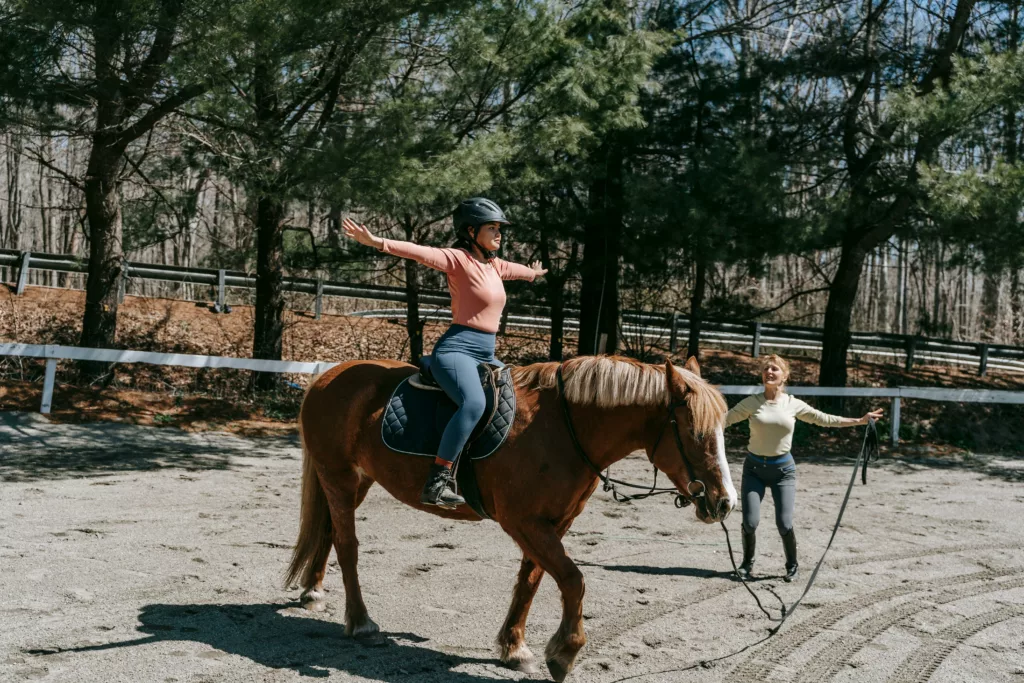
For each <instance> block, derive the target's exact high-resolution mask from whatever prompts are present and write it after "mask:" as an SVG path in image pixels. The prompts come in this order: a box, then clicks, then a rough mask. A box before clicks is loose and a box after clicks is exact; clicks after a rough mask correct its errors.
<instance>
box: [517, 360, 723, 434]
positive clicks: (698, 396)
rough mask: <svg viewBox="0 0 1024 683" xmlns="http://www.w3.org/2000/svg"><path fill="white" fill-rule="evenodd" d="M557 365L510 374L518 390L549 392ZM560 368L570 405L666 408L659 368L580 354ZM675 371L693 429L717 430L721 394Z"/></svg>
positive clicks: (691, 375)
mask: <svg viewBox="0 0 1024 683" xmlns="http://www.w3.org/2000/svg"><path fill="white" fill-rule="evenodd" d="M558 365H559V364H558V363H536V364H534V365H528V366H525V367H519V368H513V369H512V376H513V377H514V379H515V383H516V385H517V386H519V387H522V388H536V389H550V388H553V387H554V386H555V385H556V384H557V382H556V379H555V373H556V371H557V370H558ZM563 367H564V369H563V371H562V372H563V379H564V380H565V398H566V400H567V401H569V403H571V404H574V405H596V406H598V407H601V408H613V407H616V406H625V405H641V406H667V405H668V398H669V396H668V389H667V387H666V386H665V379H666V377H665V368H664V366H662V365H648V364H647V363H641V362H640V361H637V360H633V359H632V358H625V357H623V356H580V357H577V358H572V359H570V360H567V361H565V363H564V364H563ZM676 373H677V374H678V375H679V379H680V380H681V381H682V382H683V384H685V385H686V389H687V392H686V404H687V406H688V407H689V408H690V415H691V419H692V421H693V428H694V430H695V431H696V432H698V433H708V432H712V431H714V430H715V429H716V428H717V427H720V426H721V425H722V418H723V417H724V416H725V413H726V411H727V410H728V406H727V405H726V403H725V399H724V398H723V397H722V394H721V393H720V392H719V391H718V390H717V389H715V388H714V387H713V386H711V385H710V384H708V383H707V382H706V381H705V380H704V379H702V378H701V377H699V376H697V375H695V374H694V373H692V372H690V371H689V370H685V369H683V368H678V367H677V368H676Z"/></svg>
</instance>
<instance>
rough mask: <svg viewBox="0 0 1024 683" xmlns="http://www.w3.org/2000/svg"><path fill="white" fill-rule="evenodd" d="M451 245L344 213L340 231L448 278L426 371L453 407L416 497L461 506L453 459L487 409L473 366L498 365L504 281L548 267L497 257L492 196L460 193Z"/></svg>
mask: <svg viewBox="0 0 1024 683" xmlns="http://www.w3.org/2000/svg"><path fill="white" fill-rule="evenodd" d="M452 221H453V223H454V224H455V244H454V246H453V247H452V248H451V249H437V248H435V247H425V246H422V245H419V244H414V243H413V242H400V241H397V240H389V239H383V238H381V237H375V236H374V235H373V234H372V233H371V232H370V231H369V230H367V229H366V226H364V225H359V224H357V223H355V222H354V221H352V220H350V219H348V218H346V219H345V220H344V222H343V223H342V227H343V228H344V230H345V234H346V235H347V236H348V237H351V238H352V239H354V240H356V241H357V242H359V243H360V244H365V245H367V246H371V247H375V248H377V249H379V250H380V251H383V252H384V253H386V254H393V255H395V256H401V257H403V258H408V259H413V260H414V261H417V262H419V263H421V264H423V265H425V266H427V267H428V268H433V269H434V270H440V271H441V272H443V273H445V274H446V275H447V276H448V289H449V291H450V292H451V295H452V325H451V327H449V328H448V330H447V331H446V332H445V333H444V334H443V335H442V336H441V338H440V339H439V340H438V342H437V343H436V344H435V345H434V352H433V354H432V359H433V363H432V364H431V371H432V373H433V376H434V379H436V380H437V383H438V384H440V385H441V388H442V389H444V391H445V393H446V394H448V396H449V398H451V399H452V401H454V402H455V405H456V406H458V410H456V412H455V415H454V416H453V417H452V419H451V421H450V422H449V423H448V426H447V427H445V430H444V434H443V435H442V436H441V444H440V446H439V447H438V452H437V457H436V458H435V459H434V465H433V467H431V469H430V474H429V475H428V477H427V483H426V484H425V485H424V487H423V492H422V494H421V495H420V502H422V503H425V504H428V505H439V506H442V507H448V508H454V507H457V506H459V505H462V504H464V503H465V502H466V501H465V500H463V498H462V496H459V495H458V494H456V493H455V491H454V490H452V489H453V487H452V464H453V463H454V462H455V459H456V458H457V457H458V456H459V453H461V452H462V449H463V448H464V447H465V446H466V442H467V441H469V437H470V435H471V434H472V432H473V428H474V427H476V425H477V423H478V422H479V421H480V418H481V417H482V416H483V414H484V410H485V409H486V398H485V396H484V390H483V387H482V386H481V384H480V380H479V375H478V374H477V366H478V365H480V364H481V363H491V364H493V365H497V366H499V367H500V366H503V365H504V364H503V363H502V362H501V361H499V360H498V359H497V358H495V357H494V341H495V339H494V335H495V333H496V332H497V331H498V325H499V323H500V321H501V311H502V309H503V308H504V307H505V286H504V285H503V284H502V280H529V281H530V282H533V281H534V279H536V277H537V276H538V275H543V274H544V273H546V272H547V270H545V269H544V268H542V267H541V265H540V262H538V261H535V262H533V263H532V264H530V266H529V267H527V266H523V265H520V264H518V263H510V262H508V261H504V260H502V259H500V258H497V257H496V256H495V254H496V252H497V251H498V249H499V248H500V247H501V226H502V225H508V224H509V221H508V219H507V218H505V213H504V212H503V211H502V210H501V208H500V207H498V205H497V204H495V203H494V202H492V201H491V200H490V199H484V198H483V197H474V198H472V199H466V200H465V201H463V202H462V203H461V204H459V206H458V208H456V209H455V213H454V215H453V216H452Z"/></svg>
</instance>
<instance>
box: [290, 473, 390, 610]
mask: <svg viewBox="0 0 1024 683" xmlns="http://www.w3.org/2000/svg"><path fill="white" fill-rule="evenodd" d="M371 486H373V480H372V479H369V478H368V477H359V478H358V479H357V481H356V483H355V488H356V494H355V499H354V504H353V505H352V506H350V507H351V513H349V515H350V516H351V517H352V518H353V520H352V527H353V531H352V537H353V538H355V530H354V528H355V511H356V508H358V507H359V505H360V504H361V503H362V502H363V499H364V498H366V493H367V492H368V491H369V490H370V487H371ZM332 490H337V489H336V488H333V489H332ZM337 497H338V498H339V499H342V500H351V494H349V493H348V492H347V490H346V492H345V493H343V494H339V495H338V496H337ZM332 502H333V501H332ZM346 507H349V506H346ZM328 509H330V510H331V518H332V519H331V526H332V539H331V540H332V542H333V545H335V546H337V521H336V520H335V518H334V512H333V507H332V506H330V505H328ZM342 513H343V514H344V510H342ZM356 545H357V546H358V542H357V543H356ZM330 556H331V546H330V545H328V546H326V547H325V548H324V551H323V552H322V553H319V554H318V555H317V556H316V557H314V558H313V559H312V560H311V561H310V565H309V568H308V569H307V570H306V574H305V576H304V578H303V581H302V585H303V587H304V590H303V591H302V595H301V597H300V598H299V602H300V603H301V604H302V606H303V607H304V608H305V609H308V610H310V611H311V612H323V611H324V610H325V609H327V603H326V597H327V595H326V593H325V592H324V576H325V575H326V574H327V561H328V559H330ZM338 564H339V566H343V565H342V563H341V553H340V552H339V553H338ZM354 564H355V561H353V566H354ZM358 587H359V585H358V582H357V583H356V588H357V590H358ZM345 592H346V594H348V592H349V591H348V587H347V586H346V588H345ZM364 609H365V608H364Z"/></svg>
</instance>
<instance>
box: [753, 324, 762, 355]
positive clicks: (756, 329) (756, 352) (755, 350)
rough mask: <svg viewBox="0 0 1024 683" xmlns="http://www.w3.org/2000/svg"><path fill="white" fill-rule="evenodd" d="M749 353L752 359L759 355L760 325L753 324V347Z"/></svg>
mask: <svg viewBox="0 0 1024 683" xmlns="http://www.w3.org/2000/svg"><path fill="white" fill-rule="evenodd" d="M751 353H752V354H753V356H754V358H757V357H758V356H760V355H761V323H754V347H753V348H752V349H751Z"/></svg>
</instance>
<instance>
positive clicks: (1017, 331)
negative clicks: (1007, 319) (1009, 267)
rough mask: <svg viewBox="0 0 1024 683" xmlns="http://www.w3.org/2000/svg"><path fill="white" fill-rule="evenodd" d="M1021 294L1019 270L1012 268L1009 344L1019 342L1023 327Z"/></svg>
mask: <svg viewBox="0 0 1024 683" xmlns="http://www.w3.org/2000/svg"><path fill="white" fill-rule="evenodd" d="M1022 294H1024V292H1022V290H1021V286H1020V269H1019V268H1014V269H1013V274H1012V275H1011V276H1010V312H1011V316H1012V317H1011V320H1012V325H1013V329H1012V330H1011V331H1010V343H1011V344H1016V343H1018V342H1019V341H1020V339H1021V337H1022V336H1024V335H1022V334H1021V332H1022V330H1021V327H1022V325H1024V301H1022V300H1021V297H1022Z"/></svg>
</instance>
